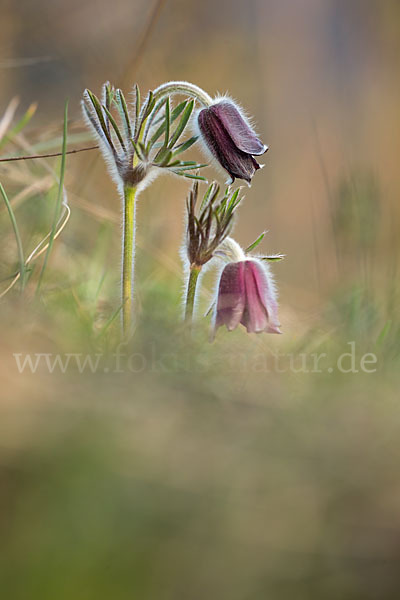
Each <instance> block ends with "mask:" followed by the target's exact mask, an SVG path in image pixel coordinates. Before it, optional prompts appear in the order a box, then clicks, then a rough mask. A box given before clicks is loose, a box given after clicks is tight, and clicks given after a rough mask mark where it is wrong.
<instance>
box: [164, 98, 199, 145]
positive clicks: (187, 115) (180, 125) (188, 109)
mask: <svg viewBox="0 0 400 600" xmlns="http://www.w3.org/2000/svg"><path fill="white" fill-rule="evenodd" d="M193 108H194V100H193V99H192V100H189V102H188V103H187V106H186V108H185V110H184V111H183V114H182V117H181V120H180V121H179V123H178V125H177V127H176V129H175V131H174V133H173V134H172V137H171V139H170V140H169V144H168V147H169V148H173V147H174V146H175V144H176V142H177V141H178V140H179V138H180V136H181V135H182V133H183V132H184V130H185V127H186V125H187V122H188V121H189V119H190V116H191V114H192V112H193Z"/></svg>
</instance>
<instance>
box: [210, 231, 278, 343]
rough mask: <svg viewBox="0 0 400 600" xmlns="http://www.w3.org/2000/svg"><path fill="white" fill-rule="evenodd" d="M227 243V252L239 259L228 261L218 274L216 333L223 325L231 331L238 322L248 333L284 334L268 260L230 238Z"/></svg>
mask: <svg viewBox="0 0 400 600" xmlns="http://www.w3.org/2000/svg"><path fill="white" fill-rule="evenodd" d="M228 242H229V250H228V252H227V251H225V250H224V254H225V256H232V257H233V258H235V259H236V260H234V262H228V264H226V265H225V267H224V268H223V270H222V272H221V274H220V277H219V281H218V286H217V297H216V303H215V313H214V333H215V332H216V330H217V329H218V327H220V326H221V325H226V327H227V329H228V330H229V331H232V330H233V329H236V327H237V326H238V325H239V324H242V325H244V327H246V330H247V332H248V333H261V332H263V331H265V332H267V333H281V331H280V330H279V319H278V303H277V294H276V289H275V285H274V282H273V279H272V275H271V272H270V270H269V267H268V265H267V263H266V262H265V261H264V260H262V259H260V258H257V257H251V256H246V255H245V253H244V252H243V250H242V249H241V248H240V247H239V245H238V244H236V242H234V240H231V239H230V238H228ZM233 244H235V245H233ZM227 246H228V244H227Z"/></svg>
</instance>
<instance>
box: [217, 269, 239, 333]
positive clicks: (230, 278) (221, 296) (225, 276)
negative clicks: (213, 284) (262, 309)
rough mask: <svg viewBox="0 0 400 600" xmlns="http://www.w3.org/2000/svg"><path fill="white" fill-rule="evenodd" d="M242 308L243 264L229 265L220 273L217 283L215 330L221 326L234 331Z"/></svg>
mask: <svg viewBox="0 0 400 600" xmlns="http://www.w3.org/2000/svg"><path fill="white" fill-rule="evenodd" d="M244 307H245V287H244V263H243V262H236V263H230V264H228V265H227V266H226V267H225V268H224V270H223V271H222V274H221V278H220V281H219V287H218V301H217V309H216V310H217V312H216V320H215V330H217V329H218V327H220V326H221V325H226V327H227V328H228V329H229V331H232V330H233V329H235V328H236V327H237V326H238V325H239V323H240V320H241V318H242V315H243V310H244Z"/></svg>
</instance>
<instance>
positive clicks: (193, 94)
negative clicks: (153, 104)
mask: <svg viewBox="0 0 400 600" xmlns="http://www.w3.org/2000/svg"><path fill="white" fill-rule="evenodd" d="M153 94H154V99H155V100H156V101H157V100H161V98H165V96H172V95H174V94H183V95H186V96H190V98H195V100H197V101H198V102H200V104H202V105H203V106H210V105H211V104H212V101H213V100H212V98H211V96H210V95H209V94H207V92H205V91H204V90H202V89H201V88H200V87H199V86H198V85H195V84H194V83H189V82H188V81H168V83H163V84H162V85H160V86H158V88H156V89H155V90H154V92H153Z"/></svg>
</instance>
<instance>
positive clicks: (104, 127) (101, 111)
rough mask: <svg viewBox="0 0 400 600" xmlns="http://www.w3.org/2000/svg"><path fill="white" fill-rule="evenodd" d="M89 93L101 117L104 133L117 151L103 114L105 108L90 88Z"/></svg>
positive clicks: (98, 115) (99, 117) (100, 121)
mask: <svg viewBox="0 0 400 600" xmlns="http://www.w3.org/2000/svg"><path fill="white" fill-rule="evenodd" d="M87 93H88V96H89V98H90V100H91V102H92V104H93V108H94V110H95V111H96V114H97V117H98V119H99V123H100V126H101V129H102V130H103V132H104V135H105V137H106V139H107V142H108V143H109V144H110V147H111V148H112V150H113V151H114V152H115V148H114V144H113V142H112V139H111V136H110V134H109V132H108V128H107V125H106V122H105V120H104V114H103V109H102V107H101V104H100V102H99V100H98V98H97V97H96V96H95V95H94V94H93V93H92V92H91V91H90V90H87Z"/></svg>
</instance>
